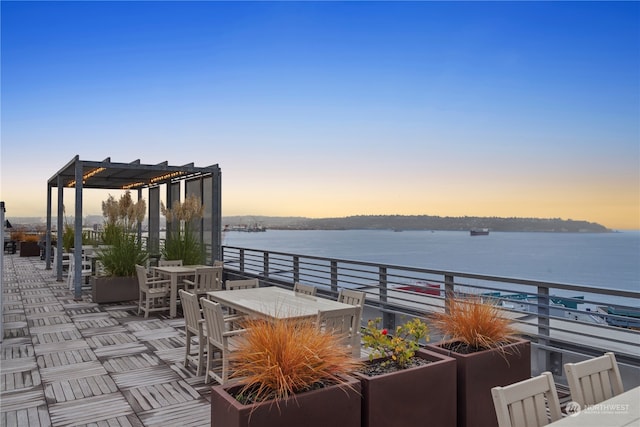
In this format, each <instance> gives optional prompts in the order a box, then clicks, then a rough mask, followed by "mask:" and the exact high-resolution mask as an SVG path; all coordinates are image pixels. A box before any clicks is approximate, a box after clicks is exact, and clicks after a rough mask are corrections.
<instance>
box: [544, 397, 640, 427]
mask: <svg viewBox="0 0 640 427" xmlns="http://www.w3.org/2000/svg"><path fill="white" fill-rule="evenodd" d="M548 426H549V427H573V426H576V427H577V426H579V427H603V426H607V427H628V426H635V427H637V426H640V387H635V388H632V389H631V390H628V391H626V392H624V393H621V394H619V395H617V396H613V397H612V398H610V399H607V400H605V401H602V402H600V403H598V404H596V405H592V406H590V407H588V408H581V411H579V412H577V413H575V414H572V415H569V416H567V417H565V418H563V419H561V420H558V421H555V422H553V423H551V424H548Z"/></svg>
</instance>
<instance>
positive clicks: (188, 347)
mask: <svg viewBox="0 0 640 427" xmlns="http://www.w3.org/2000/svg"><path fill="white" fill-rule="evenodd" d="M185 332H186V334H187V343H186V345H185V352H184V367H185V368H187V367H188V366H189V353H190V352H191V332H190V331H189V328H188V327H185ZM198 363H200V362H198ZM198 368H199V366H198Z"/></svg>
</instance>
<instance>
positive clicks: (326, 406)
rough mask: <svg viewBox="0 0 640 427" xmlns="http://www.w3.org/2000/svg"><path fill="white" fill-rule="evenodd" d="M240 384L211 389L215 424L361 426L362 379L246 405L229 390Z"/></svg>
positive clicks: (246, 426) (224, 426) (218, 426)
mask: <svg viewBox="0 0 640 427" xmlns="http://www.w3.org/2000/svg"><path fill="white" fill-rule="evenodd" d="M239 388H240V386H238V385H236V386H233V385H226V386H214V387H212V388H211V426H212V427H360V405H361V402H360V380H358V379H356V378H352V377H348V379H347V382H346V384H345V385H334V386H330V387H325V388H323V389H319V390H313V391H309V392H305V393H300V394H298V395H296V396H295V398H290V399H287V400H284V401H281V402H280V403H279V405H280V408H279V409H278V406H276V404H275V403H274V402H273V401H267V402H262V403H256V404H253V405H243V404H241V403H240V402H238V401H237V400H236V399H235V398H234V397H233V396H232V395H231V394H229V392H228V391H227V390H229V391H230V392H233V391H235V390H237V389H239Z"/></svg>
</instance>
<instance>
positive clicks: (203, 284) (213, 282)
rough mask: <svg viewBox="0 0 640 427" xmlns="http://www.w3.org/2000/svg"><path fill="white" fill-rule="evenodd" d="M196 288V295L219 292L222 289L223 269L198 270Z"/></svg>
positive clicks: (206, 268) (207, 268)
mask: <svg viewBox="0 0 640 427" xmlns="http://www.w3.org/2000/svg"><path fill="white" fill-rule="evenodd" d="M194 283H195V288H194V289H193V291H194V292H196V293H202V292H209V291H219V290H221V289H222V267H200V268H196V278H195V281H194Z"/></svg>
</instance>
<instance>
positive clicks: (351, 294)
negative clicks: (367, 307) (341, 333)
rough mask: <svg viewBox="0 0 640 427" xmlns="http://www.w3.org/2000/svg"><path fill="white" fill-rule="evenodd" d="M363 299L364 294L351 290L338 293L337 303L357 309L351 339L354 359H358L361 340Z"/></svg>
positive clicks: (342, 290)
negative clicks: (353, 334) (353, 333)
mask: <svg viewBox="0 0 640 427" xmlns="http://www.w3.org/2000/svg"><path fill="white" fill-rule="evenodd" d="M365 297H366V295H365V293H364V292H361V291H354V290H353V289H340V292H339V293H338V302H342V303H344V304H350V305H353V306H356V307H358V313H357V319H356V322H355V325H356V328H355V330H356V332H355V336H354V337H353V340H354V346H353V350H354V353H353V355H354V357H360V341H361V338H362V336H361V334H360V324H361V321H362V311H363V310H364V301H365ZM356 342H357V343H358V345H357V346H356V345H355V343H356ZM356 350H357V353H356Z"/></svg>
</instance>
